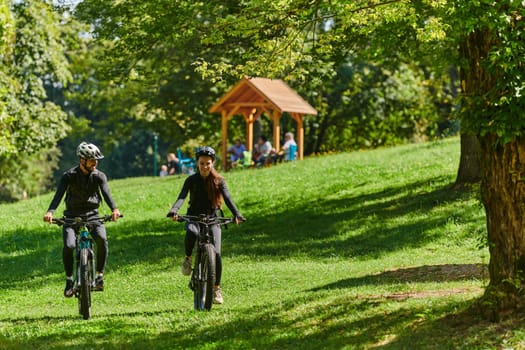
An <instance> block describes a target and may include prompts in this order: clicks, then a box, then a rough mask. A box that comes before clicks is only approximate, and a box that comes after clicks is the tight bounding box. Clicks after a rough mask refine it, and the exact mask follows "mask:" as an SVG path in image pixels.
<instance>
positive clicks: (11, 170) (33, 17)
mask: <svg viewBox="0 0 525 350" xmlns="http://www.w3.org/2000/svg"><path fill="white" fill-rule="evenodd" d="M1 10H3V11H1V13H3V14H4V15H3V16H1V17H0V18H1V20H2V22H1V23H0V24H1V27H2V28H5V29H6V31H5V32H4V31H2V45H6V49H5V50H2V51H3V53H2V56H1V58H2V60H1V66H0V67H1V69H0V91H1V92H2V93H1V94H0V96H1V97H0V126H1V128H0V130H1V131H0V179H1V180H0V199H10V198H20V197H21V196H22V193H23V192H24V191H26V192H30V193H33V194H34V193H39V192H40V190H41V188H42V187H43V186H45V184H46V183H47V181H48V180H47V178H48V176H49V174H50V172H51V170H52V166H42V167H41V168H38V164H44V163H45V162H46V161H54V160H56V157H54V156H53V155H54V154H56V150H55V149H54V148H55V146H56V143H57V141H58V140H59V139H60V138H62V137H64V136H65V134H66V131H67V129H68V127H67V125H66V123H65V120H66V114H65V113H64V112H63V111H62V110H61V109H60V107H58V106H57V105H56V104H54V103H53V102H50V101H48V100H47V93H46V90H45V87H46V85H52V84H65V83H67V81H68V80H69V79H70V74H69V71H68V64H67V60H66V57H65V55H64V51H65V48H66V47H67V46H66V45H65V37H66V36H67V32H66V31H65V30H64V26H65V25H66V22H67V21H66V20H65V19H64V21H63V22H61V17H60V16H59V15H58V14H57V13H55V12H54V11H53V9H52V7H51V5H49V4H47V3H46V2H43V1H21V2H14V3H12V4H11V7H10V8H8V9H6V8H2V9H1ZM7 11H9V14H10V15H11V16H12V17H9V16H8V15H7V14H8V12H7ZM10 18H12V20H10ZM51 164H53V163H51ZM35 165H36V166H37V167H36V168H35V169H37V171H35V169H30V167H35ZM23 174H31V175H30V176H24V175H23ZM35 175H36V176H35Z"/></svg>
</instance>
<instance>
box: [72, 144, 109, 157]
mask: <svg viewBox="0 0 525 350" xmlns="http://www.w3.org/2000/svg"><path fill="white" fill-rule="evenodd" d="M77 156H79V157H80V158H84V159H102V158H104V155H102V152H100V150H99V149H98V147H97V146H95V145H94V144H92V143H87V142H82V143H81V144H80V145H78V147H77Z"/></svg>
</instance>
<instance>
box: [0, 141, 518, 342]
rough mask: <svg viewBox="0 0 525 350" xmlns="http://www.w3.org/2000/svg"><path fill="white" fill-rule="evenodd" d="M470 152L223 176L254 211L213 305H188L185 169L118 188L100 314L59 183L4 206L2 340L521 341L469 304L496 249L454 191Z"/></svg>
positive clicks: (470, 197)
mask: <svg viewBox="0 0 525 350" xmlns="http://www.w3.org/2000/svg"><path fill="white" fill-rule="evenodd" d="M458 161H459V139H457V138H452V139H446V140H443V141H439V142H432V143H425V144H413V145H406V146H401V147H395V148H385V149H379V150H374V151H363V152H352V153H342V154H334V155H327V156H322V157H310V158H307V159H305V160H303V161H296V162H291V163H286V164H281V165H278V166H275V167H271V168H265V169H250V170H240V171H234V172H229V173H225V174H224V175H225V177H226V179H227V182H228V185H229V188H230V192H231V193H232V195H233V198H234V200H235V201H236V203H237V205H238V207H239V208H240V209H241V212H242V213H243V214H244V215H245V216H246V217H247V219H248V221H246V222H245V223H243V224H242V225H240V226H235V225H233V226H230V227H229V228H228V229H227V230H225V231H224V232H223V262H224V273H223V283H222V289H223V294H224V298H225V304H224V305H221V306H215V307H214V308H213V309H212V310H211V312H195V311H193V310H192V307H193V301H192V295H191V291H190V290H189V289H188V287H187V284H188V277H186V276H182V275H181V273H180V263H181V262H182V257H183V239H184V238H183V237H184V232H183V226H182V224H177V223H173V222H172V221H170V220H168V219H166V218H165V214H166V213H167V212H168V210H169V208H170V207H171V205H172V203H173V202H174V200H175V198H176V196H177V194H178V192H179V190H180V188H181V186H182V182H183V181H184V178H183V177H169V178H131V179H125V180H116V181H111V182H110V186H111V190H112V193H113V196H114V197H115V199H116V201H117V203H119V208H120V210H121V212H122V213H123V214H124V216H125V217H124V218H123V219H121V220H119V222H117V223H109V224H107V231H108V235H109V245H110V252H109V254H110V255H109V260H108V267H107V271H106V275H105V282H106V290H105V291H104V292H102V293H95V294H94V295H93V319H91V320H89V321H83V320H82V319H81V317H80V316H79V315H78V312H77V305H76V300H74V299H65V298H64V297H63V296H62V290H63V284H64V276H63V272H62V263H61V248H62V241H61V234H60V229H59V228H58V227H56V226H54V225H47V224H45V223H43V222H42V216H43V215H44V212H45V211H46V209H47V206H48V204H49V202H50V200H51V197H52V193H50V194H47V195H43V196H39V197H37V198H33V199H30V200H27V201H24V202H19V203H15V204H3V205H0V211H1V213H2V220H1V221H0V271H2V278H0V311H1V313H0V349H70V348H76V349H92V348H96V349H297V348H301V349H376V348H380V349H476V348H479V349H491V348H494V349H496V348H498V349H499V348H520V347H521V348H523V346H524V345H525V332H524V331H523V330H522V329H523V325H524V322H523V320H517V319H509V320H506V321H504V322H502V323H500V324H490V323H486V322H485V321H484V320H481V319H478V318H477V317H476V315H475V314H474V313H473V312H472V311H470V309H469V308H468V306H469V305H471V304H472V303H473V302H474V300H475V299H476V298H477V297H479V296H480V295H481V294H482V293H483V289H484V286H485V285H486V283H487V273H486V264H487V263H488V258H489V256H488V252H487V249H486V248H485V247H482V248H479V246H480V245H481V246H483V244H482V243H483V238H484V235H485V225H484V212H483V209H482V207H481V205H480V204H479V202H478V201H477V199H476V193H475V191H472V192H469V191H463V192H457V191H454V190H452V189H451V185H452V184H453V182H454V180H455V176H456V172H457V168H458ZM105 166H109V164H105V163H104V161H102V162H101V164H100V168H101V169H102V170H104V167H105ZM103 209H104V210H106V211H107V208H105V207H104V208H103ZM104 210H102V211H104ZM59 211H60V212H61V209H59ZM226 212H227V213H228V214H229V212H228V211H227V210H226Z"/></svg>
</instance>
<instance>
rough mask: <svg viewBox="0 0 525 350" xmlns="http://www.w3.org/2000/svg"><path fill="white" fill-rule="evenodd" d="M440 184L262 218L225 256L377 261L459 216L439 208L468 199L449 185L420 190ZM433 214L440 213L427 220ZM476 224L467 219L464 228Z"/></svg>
mask: <svg viewBox="0 0 525 350" xmlns="http://www.w3.org/2000/svg"><path fill="white" fill-rule="evenodd" d="M439 181H442V179H441V178H434V179H428V180H425V181H418V182H414V183H412V184H410V185H403V186H399V187H391V188H388V189H385V190H381V191H378V192H375V193H367V194H360V195H351V194H349V195H348V196H346V197H344V198H338V199H326V200H321V201H317V202H315V203H305V204H304V206H302V207H297V208H292V209H289V208H288V209H285V210H283V211H282V212H280V213H275V214H271V215H268V214H267V215H260V216H259V217H257V220H256V222H252V221H247V222H246V223H245V224H243V226H245V227H243V228H242V232H241V234H236V235H235V236H234V238H232V239H231V242H228V243H225V244H224V246H225V251H226V252H227V253H226V254H228V253H231V254H232V255H238V254H246V255H254V256H293V255H308V256H312V257H330V256H343V257H359V256H369V257H377V256H379V255H381V254H384V253H388V252H393V251H396V250H398V249H401V248H406V247H420V246H423V245H425V244H427V243H429V242H431V241H432V240H434V239H435V238H436V236H442V232H443V230H444V228H445V226H446V225H447V222H448V220H449V219H450V218H451V217H456V216H458V215H461V213H458V211H457V208H456V209H453V208H450V209H448V210H445V209H443V207H442V204H443V203H448V202H453V201H456V200H459V199H461V198H462V197H463V196H465V194H467V195H468V193H465V192H462V191H455V190H452V189H451V188H450V185H448V186H446V187H443V188H440V189H436V190H434V191H431V192H425V191H422V190H421V188H425V186H427V185H428V183H429V182H439ZM435 208H439V209H440V210H439V212H435V213H432V215H428V213H429V212H430V211H432V210H433V209H435ZM445 208H446V207H445ZM476 220H477V218H472V217H469V216H468V215H465V217H463V218H462V223H463V224H468V223H474V222H476ZM254 236H255V238H254ZM223 237H225V238H224V239H226V240H227V239H228V237H227V235H223ZM254 241H255V243H254Z"/></svg>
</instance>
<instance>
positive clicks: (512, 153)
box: [479, 134, 525, 320]
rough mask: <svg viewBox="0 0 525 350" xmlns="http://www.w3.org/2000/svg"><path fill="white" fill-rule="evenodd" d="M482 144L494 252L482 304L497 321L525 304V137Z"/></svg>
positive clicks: (487, 140)
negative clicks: (502, 313) (504, 141)
mask: <svg viewBox="0 0 525 350" xmlns="http://www.w3.org/2000/svg"><path fill="white" fill-rule="evenodd" d="M479 141H480V148H481V174H482V180H481V198H482V201H483V205H484V206H485V210H486V218H487V231H488V244H489V251H490V262H489V275H490V283H489V285H488V287H487V289H486V290H485V294H484V296H483V298H482V302H481V304H480V305H482V307H483V311H485V312H487V311H488V312H489V313H488V314H487V313H486V315H489V316H491V318H493V319H494V320H497V319H498V315H499V314H500V313H501V312H503V311H506V310H509V309H519V308H521V307H522V306H523V305H524V302H525V299H524V296H523V292H522V291H523V288H524V287H525V235H524V233H525V184H524V176H525V137H521V138H518V139H515V140H514V141H511V142H509V143H506V144H503V145H502V144H498V138H497V136H496V135H494V134H489V135H485V136H483V137H480V138H479Z"/></svg>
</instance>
